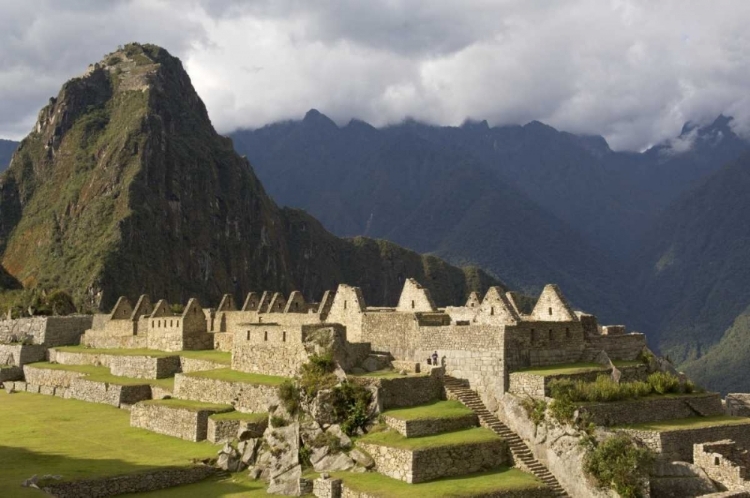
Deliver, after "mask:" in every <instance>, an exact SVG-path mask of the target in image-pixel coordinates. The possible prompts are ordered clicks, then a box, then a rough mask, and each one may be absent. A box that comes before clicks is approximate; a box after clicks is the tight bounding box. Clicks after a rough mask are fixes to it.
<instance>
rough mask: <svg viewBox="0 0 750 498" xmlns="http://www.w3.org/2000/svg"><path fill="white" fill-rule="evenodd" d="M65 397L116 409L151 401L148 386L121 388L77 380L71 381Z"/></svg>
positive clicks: (103, 383)
mask: <svg viewBox="0 0 750 498" xmlns="http://www.w3.org/2000/svg"><path fill="white" fill-rule="evenodd" d="M66 397H68V398H73V399H79V400H81V401H88V402H89V403H103V404H105V405H112V406H115V407H117V408H127V407H129V406H130V405H133V404H135V403H137V402H139V401H143V400H146V399H151V386H149V385H148V384H143V385H137V386H122V385H118V384H109V383H107V382H98V381H93V380H87V379H86V378H77V379H73V381H71V383H70V387H69V388H68V391H67V394H66Z"/></svg>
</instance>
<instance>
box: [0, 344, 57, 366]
mask: <svg viewBox="0 0 750 498" xmlns="http://www.w3.org/2000/svg"><path fill="white" fill-rule="evenodd" d="M46 352H47V348H45V347H44V346H40V345H37V344H0V366H16V367H22V366H24V365H25V364H27V363H34V362H37V361H44V360H45V357H46Z"/></svg>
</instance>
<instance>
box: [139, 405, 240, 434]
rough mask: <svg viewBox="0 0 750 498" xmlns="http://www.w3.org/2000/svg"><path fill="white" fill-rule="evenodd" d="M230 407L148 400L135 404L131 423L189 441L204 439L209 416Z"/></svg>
mask: <svg viewBox="0 0 750 498" xmlns="http://www.w3.org/2000/svg"><path fill="white" fill-rule="evenodd" d="M229 409H230V408H229V407H227V409H225V410H218V409H213V410H209V409H205V410H198V409H188V408H180V407H178V406H171V405H169V404H162V403H159V402H148V401H146V402H143V403H137V404H135V405H133V407H132V408H131V410H130V425H131V427H140V428H141V429H147V430H150V431H152V432H156V433H158V434H165V435H167V436H174V437H178V438H181V439H186V440H188V441H203V440H204V439H206V436H207V432H208V417H209V416H211V415H213V414H214V413H219V412H221V411H228V410H229Z"/></svg>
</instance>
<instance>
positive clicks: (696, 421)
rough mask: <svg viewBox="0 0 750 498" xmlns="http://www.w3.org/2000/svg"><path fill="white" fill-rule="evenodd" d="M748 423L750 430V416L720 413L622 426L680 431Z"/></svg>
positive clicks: (648, 429)
mask: <svg viewBox="0 0 750 498" xmlns="http://www.w3.org/2000/svg"><path fill="white" fill-rule="evenodd" d="M746 424H747V425H748V430H750V418H746V417H731V416H729V415H718V416H716V417H690V418H679V419H672V420H662V421H659V422H649V423H645V424H634V425H626V426H622V427H623V428H625V429H640V430H647V431H679V430H683V429H699V428H702V427H714V426H717V425H746Z"/></svg>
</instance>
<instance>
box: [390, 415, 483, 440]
mask: <svg viewBox="0 0 750 498" xmlns="http://www.w3.org/2000/svg"><path fill="white" fill-rule="evenodd" d="M383 419H384V421H385V423H386V424H387V425H388V427H390V428H391V429H393V430H395V431H397V432H399V433H400V434H401V435H403V436H405V437H419V436H430V435H432V434H441V433H443V432H451V431H457V430H459V429H466V428H469V427H477V426H478V425H479V419H478V418H477V416H476V415H475V414H470V415H464V416H462V417H452V418H433V419H421V420H404V419H400V418H396V417H391V416H388V415H385V414H384V415H383Z"/></svg>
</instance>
